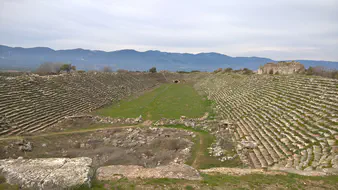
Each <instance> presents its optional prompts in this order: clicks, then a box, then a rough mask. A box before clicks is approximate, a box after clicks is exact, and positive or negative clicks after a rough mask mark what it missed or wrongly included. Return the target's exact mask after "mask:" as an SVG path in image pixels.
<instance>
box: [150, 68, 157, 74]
mask: <svg viewBox="0 0 338 190" xmlns="http://www.w3.org/2000/svg"><path fill="white" fill-rule="evenodd" d="M149 72H150V73H156V72H157V71H156V67H152V68H150V69H149Z"/></svg>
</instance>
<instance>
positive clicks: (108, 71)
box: [103, 66, 113, 73]
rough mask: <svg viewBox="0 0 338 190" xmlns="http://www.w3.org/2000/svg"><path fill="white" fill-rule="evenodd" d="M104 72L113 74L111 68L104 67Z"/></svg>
mask: <svg viewBox="0 0 338 190" xmlns="http://www.w3.org/2000/svg"><path fill="white" fill-rule="evenodd" d="M103 72H107V73H111V72H113V69H112V68H111V67H109V66H105V67H103Z"/></svg>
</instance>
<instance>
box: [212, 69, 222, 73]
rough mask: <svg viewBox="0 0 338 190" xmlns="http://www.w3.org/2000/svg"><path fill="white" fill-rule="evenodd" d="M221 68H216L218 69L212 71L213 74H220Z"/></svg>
mask: <svg viewBox="0 0 338 190" xmlns="http://www.w3.org/2000/svg"><path fill="white" fill-rule="evenodd" d="M222 70H223V69H222V68H218V69H216V70H214V73H219V72H222Z"/></svg>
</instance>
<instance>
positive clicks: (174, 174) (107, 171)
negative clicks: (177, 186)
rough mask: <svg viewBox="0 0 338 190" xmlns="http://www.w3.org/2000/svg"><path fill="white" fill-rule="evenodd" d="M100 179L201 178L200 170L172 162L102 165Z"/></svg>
mask: <svg viewBox="0 0 338 190" xmlns="http://www.w3.org/2000/svg"><path fill="white" fill-rule="evenodd" d="M96 177H97V179H98V180H116V179H120V178H122V177H126V178H130V179H136V178H142V179H144V178H170V179H187V180H201V179H202V177H201V176H200V174H199V172H198V171H197V170H196V169H194V168H193V167H191V166H188V165H185V164H170V165H166V166H158V167H155V168H144V167H142V166H136V165H111V166H104V167H100V168H98V169H97V171H96Z"/></svg>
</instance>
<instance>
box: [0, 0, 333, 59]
mask: <svg viewBox="0 0 338 190" xmlns="http://www.w3.org/2000/svg"><path fill="white" fill-rule="evenodd" d="M0 44H2V45H8V46H19V47H41V46H43V47H50V48H53V49H75V48H83V49H91V50H103V51H114V50H120V49H135V50H138V51H147V50H160V51H167V52H186V53H200V52H218V53H222V54H226V55H229V56H259V57H268V58H272V59H275V60H289V59H313V60H329V61H338V0H231V1H229V0H208V1H206V0H0Z"/></svg>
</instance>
